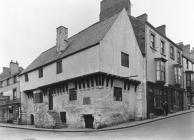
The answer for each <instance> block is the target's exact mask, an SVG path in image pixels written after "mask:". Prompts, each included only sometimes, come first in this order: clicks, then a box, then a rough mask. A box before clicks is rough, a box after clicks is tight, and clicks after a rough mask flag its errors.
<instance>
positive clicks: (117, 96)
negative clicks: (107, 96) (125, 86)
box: [114, 87, 122, 101]
mask: <svg viewBox="0 0 194 140" xmlns="http://www.w3.org/2000/svg"><path fill="white" fill-rule="evenodd" d="M114 101H122V88H119V87H114Z"/></svg>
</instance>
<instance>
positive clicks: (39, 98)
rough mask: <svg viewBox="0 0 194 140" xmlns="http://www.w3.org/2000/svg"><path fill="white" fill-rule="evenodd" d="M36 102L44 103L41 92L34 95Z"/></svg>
mask: <svg viewBox="0 0 194 140" xmlns="http://www.w3.org/2000/svg"><path fill="white" fill-rule="evenodd" d="M34 102H35V103H43V94H42V93H41V92H40V93H36V94H35V95H34Z"/></svg>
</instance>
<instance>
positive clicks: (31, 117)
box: [30, 114, 34, 125]
mask: <svg viewBox="0 0 194 140" xmlns="http://www.w3.org/2000/svg"><path fill="white" fill-rule="evenodd" d="M30 120H31V125H34V115H32V114H31V115H30Z"/></svg>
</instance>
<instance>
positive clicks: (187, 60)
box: [186, 59, 189, 69]
mask: <svg viewBox="0 0 194 140" xmlns="http://www.w3.org/2000/svg"><path fill="white" fill-rule="evenodd" d="M186 61H187V62H186V63H187V64H186V65H187V69H188V68H189V60H188V59H187V60H186Z"/></svg>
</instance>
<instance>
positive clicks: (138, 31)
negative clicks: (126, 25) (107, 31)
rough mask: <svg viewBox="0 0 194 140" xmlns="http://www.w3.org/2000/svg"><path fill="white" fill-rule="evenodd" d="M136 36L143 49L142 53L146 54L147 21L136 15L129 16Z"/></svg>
mask: <svg viewBox="0 0 194 140" xmlns="http://www.w3.org/2000/svg"><path fill="white" fill-rule="evenodd" d="M129 19H130V21H131V24H132V26H133V30H134V32H135V36H136V39H137V42H138V45H139V48H140V50H141V53H142V54H143V55H145V53H146V51H145V22H144V21H142V20H139V19H137V18H135V17H132V16H129Z"/></svg>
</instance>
